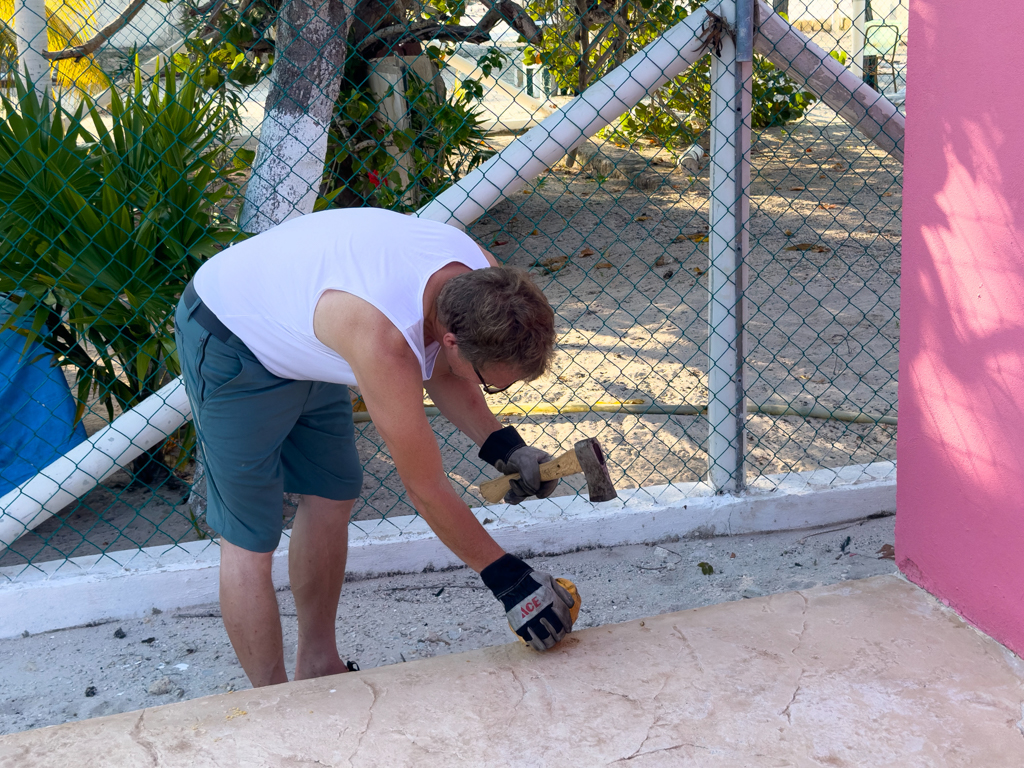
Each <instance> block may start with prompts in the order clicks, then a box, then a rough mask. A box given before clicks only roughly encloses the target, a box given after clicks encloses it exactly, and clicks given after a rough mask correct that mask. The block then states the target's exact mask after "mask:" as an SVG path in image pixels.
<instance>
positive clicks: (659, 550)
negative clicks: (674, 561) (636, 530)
mask: <svg viewBox="0 0 1024 768" xmlns="http://www.w3.org/2000/svg"><path fill="white" fill-rule="evenodd" d="M654 554H655V556H656V557H660V558H662V559H667V558H668V556H669V555H670V554H671V553H670V552H669V551H668V550H667V549H665V548H664V547H655V548H654Z"/></svg>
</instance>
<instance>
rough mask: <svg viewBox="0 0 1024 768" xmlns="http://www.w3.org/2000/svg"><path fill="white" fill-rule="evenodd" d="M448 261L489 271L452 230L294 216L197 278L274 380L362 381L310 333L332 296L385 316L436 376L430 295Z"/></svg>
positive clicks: (340, 215)
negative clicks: (427, 327) (427, 328)
mask: <svg viewBox="0 0 1024 768" xmlns="http://www.w3.org/2000/svg"><path fill="white" fill-rule="evenodd" d="M451 262H460V263H462V264H465V265H466V266H467V267H469V268H470V269H480V268H484V267H487V266H488V263H487V260H486V257H485V256H484V254H483V253H482V252H481V250H480V248H479V246H478V245H477V244H476V243H475V242H474V241H473V240H472V239H471V238H470V237H469V236H467V235H466V234H465V233H463V232H461V231H460V230H458V229H455V228H454V227H450V226H448V225H445V224H439V223H437V222H433V221H428V220H424V219H417V218H414V217H411V216H405V215H402V214H398V213H394V212H391V211H386V210H381V209H338V210H331V211H323V212H321V213H314V214H310V215H308V216H303V217H300V218H296V219H291V220H289V221H287V222H285V223H283V224H281V225H279V226H277V227H275V228H273V229H271V230H268V231H267V232H264V233H262V234H260V235H257V236H256V237H253V238H250V239H249V240H246V241H244V242H242V243H239V244H237V245H235V246H232V247H231V248H229V249H228V250H226V251H224V252H223V253H221V254H218V255H217V256H216V257H214V258H213V259H211V260H210V261H209V262H207V264H205V265H204V266H203V267H202V268H201V269H200V270H199V272H198V274H197V275H196V278H195V286H196V291H197V293H198V294H199V296H200V298H202V300H203V302H204V303H205V304H206V305H207V306H208V307H209V308H210V309H211V310H212V311H213V312H214V314H216V316H217V317H218V318H219V319H220V320H221V322H223V323H224V325H226V326H227V327H228V328H229V329H230V330H231V331H232V332H233V333H235V335H237V336H238V337H239V338H240V339H241V340H242V341H243V342H244V343H245V344H246V346H248V347H249V349H250V350H252V352H253V354H254V355H255V356H256V357H257V358H258V359H259V361H260V362H261V363H262V364H263V365H264V366H265V367H266V368H267V370H269V371H270V372H272V373H273V374H275V375H276V376H280V377H281V378H285V379H297V380H311V381H326V382H334V383H339V384H349V385H353V384H355V383H356V382H355V378H354V376H353V374H352V370H351V368H350V366H349V365H348V364H347V363H346V362H345V360H343V359H342V358H341V357H340V356H339V355H338V354H337V353H336V352H335V351H333V350H331V349H330V348H328V347H327V346H325V345H324V344H322V343H321V342H320V341H319V340H318V339H317V338H316V336H315V334H314V332H313V312H314V310H315V309H316V305H317V301H318V300H319V299H320V297H321V296H322V295H323V293H324V292H325V291H329V290H334V291H343V292H345V293H349V294H352V295H354V296H357V297H358V298H360V299H362V300H364V301H366V302H367V303H369V304H370V305H372V306H374V307H376V308H377V309H378V310H380V311H381V312H382V313H383V314H384V315H385V317H387V318H388V320H390V321H391V322H392V323H393V324H394V325H395V327H396V328H397V329H398V330H399V331H400V332H401V333H402V334H403V336H404V337H405V338H406V340H407V341H408V343H409V346H410V348H411V349H412V350H413V352H414V354H415V355H416V357H417V358H418V360H419V363H420V367H421V369H422V373H423V378H424V379H427V378H429V377H430V372H431V368H432V366H433V359H434V356H435V355H436V349H426V348H424V344H423V325H422V324H423V289H424V287H425V286H426V283H427V280H428V279H429V278H430V276H431V275H432V274H433V273H434V272H436V271H437V270H439V269H440V268H441V267H443V266H444V265H445V264H449V263H451Z"/></svg>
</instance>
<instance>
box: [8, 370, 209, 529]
mask: <svg viewBox="0 0 1024 768" xmlns="http://www.w3.org/2000/svg"><path fill="white" fill-rule="evenodd" d="M191 415H192V409H191V408H190V407H189V404H188V398H187V397H185V386H184V384H183V383H182V381H181V378H180V377H179V378H177V379H175V380H174V381H172V382H171V383H170V384H168V385H166V386H164V387H162V388H161V389H160V390H159V391H157V392H156V393H155V394H153V395H150V396H149V397H147V398H146V399H145V400H143V401H142V402H141V403H139V405H137V406H135V408H133V409H132V410H130V411H127V412H126V413H123V414H121V415H120V416H118V417H117V418H116V419H115V420H114V421H113V422H112V423H111V424H109V425H108V426H106V427H104V428H103V429H101V430H100V431H99V432H97V433H96V434H95V435H93V436H92V437H90V438H89V439H88V440H86V441H85V442H84V443H81V444H80V445H77V446H75V447H74V448H73V449H71V450H70V451H68V453H66V454H64V455H63V456H61V457H60V458H59V459H57V460H56V461H54V462H53V463H52V464H50V465H49V466H48V467H46V469H44V470H43V471H42V472H40V473H39V474H38V475H36V476H35V477H31V478H29V479H28V480H26V481H25V482H24V483H22V484H21V485H20V486H18V487H17V488H15V489H14V490H13V491H10V492H9V493H7V494H6V495H5V496H4V497H3V498H2V499H0V509H2V510H3V513H2V514H0V549H6V548H7V547H9V546H10V545H11V543H12V542H13V541H15V540H16V539H17V538H18V537H19V536H21V535H22V534H23V533H25V532H26V531H29V530H31V529H32V528H35V527H36V526H37V525H39V524H40V523H41V522H43V521H44V520H46V519H47V518H49V517H51V516H53V515H55V514H57V513H58V512H60V511H61V510H62V509H63V508H64V507H65V506H67V504H69V503H70V502H72V501H74V500H75V499H77V498H78V497H79V496H82V495H83V494H85V493H86V492H87V491H89V490H90V489H91V488H93V487H95V486H96V484H97V483H101V482H102V481H103V480H104V479H106V478H107V477H109V476H110V475H112V474H113V473H114V472H116V471H117V470H118V469H120V468H121V467H123V466H125V465H126V464H127V463H128V462H130V461H132V460H133V459H135V458H136V457H137V456H139V455H140V454H141V453H142V452H143V451H145V450H147V449H149V448H152V447H153V446H154V445H157V444H159V443H160V441H161V440H165V439H167V436H168V435H170V434H171V433H173V432H174V430H176V429H178V427H180V426H182V425H183V424H184V423H185V422H186V421H187V420H188V418H189V417H190V416H191Z"/></svg>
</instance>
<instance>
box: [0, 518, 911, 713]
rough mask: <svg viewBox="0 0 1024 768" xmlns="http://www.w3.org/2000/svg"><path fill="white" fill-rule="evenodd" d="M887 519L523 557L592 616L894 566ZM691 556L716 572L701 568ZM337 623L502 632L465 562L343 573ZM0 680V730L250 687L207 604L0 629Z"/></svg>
mask: <svg viewBox="0 0 1024 768" xmlns="http://www.w3.org/2000/svg"><path fill="white" fill-rule="evenodd" d="M894 521H895V518H893V517H887V518H879V519H874V520H867V521H864V522H861V523H854V524H852V525H847V526H835V527H830V528H822V529H811V530H804V531H790V532H785V533H775V534H766V535H758V536H730V537H719V538H712V539H684V540H681V541H674V542H671V541H666V542H663V543H662V544H661V545H651V546H624V547H613V548H608V549H594V550H587V551H581V552H574V553H569V554H565V555H560V556H557V557H544V558H536V559H534V560H532V561H531V562H532V564H533V565H534V567H536V568H538V569H541V570H547V571H549V572H551V573H555V574H558V575H561V574H565V575H568V576H569V577H570V578H572V579H573V580H574V581H575V582H576V584H577V585H578V587H579V591H580V595H581V597H582V600H583V605H582V609H581V612H580V618H579V621H578V624H577V627H579V628H583V627H592V626H600V625H603V624H610V623H615V622H623V621H629V620H633V619H637V618H642V617H645V616H652V615H656V614H661V613H667V612H670V611H678V610H682V609H686V608H696V607H699V606H704V605H710V604H713V603H720V602H725V601H729V600H741V599H744V598H749V597H756V596H760V595H765V594H773V593H777V592H784V591H790V590H800V589H807V588H810V587H814V586H818V585H822V584H832V583H836V582H839V581H843V580H847V579H859V578H864V577H867V576H873V575H877V574H883V573H893V572H894V571H895V566H894V563H893V561H892V560H890V559H887V558H886V556H885V555H886V552H885V551H881V552H880V551H879V550H883V547H884V546H885V545H890V546H891V545H892V544H893V543H894V537H893V526H894ZM700 563H708V564H710V565H711V566H712V568H713V569H714V573H713V574H711V575H709V576H705V575H703V573H702V572H701V569H700V566H699V564H700ZM278 597H279V600H280V605H281V610H282V613H283V614H284V620H283V621H284V642H285V658H286V659H287V663H288V665H289V670H290V671H291V669H292V665H293V664H294V654H295V643H296V624H295V622H296V620H295V604H294V601H293V599H292V596H291V592H290V591H289V590H288V589H282V590H281V591H280V593H279V596H278ZM337 627H338V637H339V649H340V651H341V653H342V655H343V657H345V658H351V659H354V660H356V661H357V662H358V663H359V664H360V666H362V667H363V668H369V667H375V666H381V665H384V664H394V663H401V662H402V661H410V660H412V659H419V658H425V657H429V656H435V655H439V654H446V653H457V652H460V651H466V650H471V649H474V648H480V647H483V646H489V645H500V644H505V643H508V642H511V641H512V635H511V633H510V631H509V629H508V626H507V624H506V623H505V621H504V615H503V613H502V611H501V607H500V605H499V604H498V603H497V602H496V601H495V600H494V598H493V597H492V596H491V595H490V593H489V592H488V591H487V590H486V589H485V588H484V587H483V586H482V584H481V583H480V580H479V578H478V577H477V576H476V575H475V574H473V573H472V572H471V571H468V570H466V569H458V570H450V571H443V572H434V573H421V574H412V575H405V576H394V577H387V578H378V579H367V580H364V581H357V582H351V583H349V584H348V585H346V587H345V589H344V590H343V592H342V600H341V606H340V607H339V610H338V621H337ZM0 680H3V681H4V686H3V696H2V697H0V733H13V732H16V731H21V730H27V729H30V728H39V727H42V726H46V725H54V724H57V723H64V722H68V721H71V720H79V719H83V718H88V717H99V716H102V715H107V714H112V713H114V712H124V711H128V710H134V709H140V708H143V707H148V706H155V705H158V704H165V703H168V702H171V701H175V700H177V699H179V698H197V697H200V696H207V695H211V694H215V693H222V692H224V691H230V690H237V689H241V688H246V687H248V681H247V679H246V677H245V675H244V673H243V672H242V670H241V668H240V667H239V665H238V662H237V659H236V658H235V655H234V652H233V651H232V649H231V647H230V645H229V643H228V640H227V635H226V634H225V632H224V628H223V625H222V623H221V620H220V613H219V609H218V607H217V606H216V605H207V606H197V607H195V608H191V609H188V610H184V611H180V612H177V613H173V614H171V613H164V614H159V615H152V616H148V617H146V618H144V619H135V620H130V621H119V622H109V623H104V624H100V625H98V626H91V627H80V628H76V629H68V630H64V631H60V632H51V633H44V634H39V635H33V636H29V637H22V638H17V639H13V640H3V641H0ZM151 691H152V692H151ZM160 691H163V692H162V693H160Z"/></svg>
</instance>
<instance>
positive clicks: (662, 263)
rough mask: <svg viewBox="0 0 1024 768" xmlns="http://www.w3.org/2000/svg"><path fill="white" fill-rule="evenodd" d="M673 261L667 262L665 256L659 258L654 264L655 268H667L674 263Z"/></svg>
mask: <svg viewBox="0 0 1024 768" xmlns="http://www.w3.org/2000/svg"><path fill="white" fill-rule="evenodd" d="M672 261H673V260H672V259H669V260H668V261H665V257H664V256H659V257H658V260H657V261H656V262H654V266H656V267H667V266H668V265H669V264H671V263H672Z"/></svg>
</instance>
